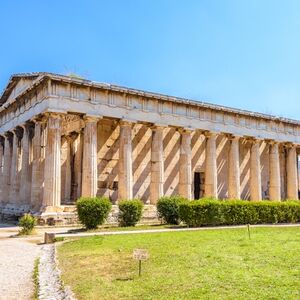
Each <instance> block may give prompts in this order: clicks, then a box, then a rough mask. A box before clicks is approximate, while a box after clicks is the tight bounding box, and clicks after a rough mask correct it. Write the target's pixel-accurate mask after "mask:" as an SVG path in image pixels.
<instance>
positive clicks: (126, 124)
mask: <svg viewBox="0 0 300 300" xmlns="http://www.w3.org/2000/svg"><path fill="white" fill-rule="evenodd" d="M133 123H134V122H133V121H130V120H126V119H122V120H120V122H119V124H120V126H122V127H132V125H133Z"/></svg>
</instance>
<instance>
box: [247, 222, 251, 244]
mask: <svg viewBox="0 0 300 300" xmlns="http://www.w3.org/2000/svg"><path fill="white" fill-rule="evenodd" d="M247 230H248V237H249V240H250V239H251V234H250V224H247Z"/></svg>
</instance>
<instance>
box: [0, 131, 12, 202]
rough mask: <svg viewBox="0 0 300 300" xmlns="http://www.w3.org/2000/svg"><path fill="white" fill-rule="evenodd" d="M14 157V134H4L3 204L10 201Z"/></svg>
mask: <svg viewBox="0 0 300 300" xmlns="http://www.w3.org/2000/svg"><path fill="white" fill-rule="evenodd" d="M11 157H12V135H11V133H7V134H5V135H4V158H3V173H2V196H1V199H2V204H5V203H8V202H9V194H10V171H11Z"/></svg>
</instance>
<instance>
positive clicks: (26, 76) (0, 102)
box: [0, 72, 300, 125]
mask: <svg viewBox="0 0 300 300" xmlns="http://www.w3.org/2000/svg"><path fill="white" fill-rule="evenodd" d="M47 79H51V80H54V81H61V82H65V83H73V84H77V85H83V86H90V87H94V88H100V89H104V90H110V91H115V92H121V93H127V94H133V95H140V96H143V97H147V98H155V99H160V100H164V101H170V102H176V103H182V104H187V105H192V106H198V107H202V108H208V109H212V110H217V111H223V112H228V113H233V114H238V115H244V116H251V117H256V118H262V119H266V120H272V121H281V122H285V123H290V124H294V125H300V121H298V120H293V119H288V118H283V117H278V116H274V115H268V114H263V113H257V112H252V111H248V110H242V109H237V108H231V107H227V106H222V105H216V104H211V103H207V102H203V101H196V100H190V99H186V98H181V97H174V96H168V95H164V94H160V93H154V92H148V91H143V90H138V89H133V88H128V87H123V86H119V85H114V84H108V83H102V82H96V81H91V80H87V79H84V78H79V77H75V76H67V75H60V74H54V73H49V72H35V73H20V74H14V75H12V76H11V77H10V79H9V81H8V84H7V85H6V87H5V88H4V90H3V92H2V94H1V96H0V106H2V108H3V106H8V105H9V104H10V102H13V101H14V100H15V99H11V100H10V99H9V97H10V95H11V93H12V91H13V90H14V89H15V88H16V87H17V85H18V84H20V81H21V80H26V84H24V85H23V86H22V87H21V88H20V89H19V91H18V93H17V94H16V95H15V97H14V98H18V97H20V96H22V95H24V94H25V93H26V92H28V91H29V90H31V89H32V88H33V87H35V86H37V85H39V84H40V83H41V82H42V81H44V80H47ZM8 100H9V101H8ZM4 104H5V105H4Z"/></svg>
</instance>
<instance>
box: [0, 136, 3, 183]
mask: <svg viewBox="0 0 300 300" xmlns="http://www.w3.org/2000/svg"><path fill="white" fill-rule="evenodd" d="M3 156H4V137H3V136H0V176H1V177H2V174H3Z"/></svg>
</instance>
